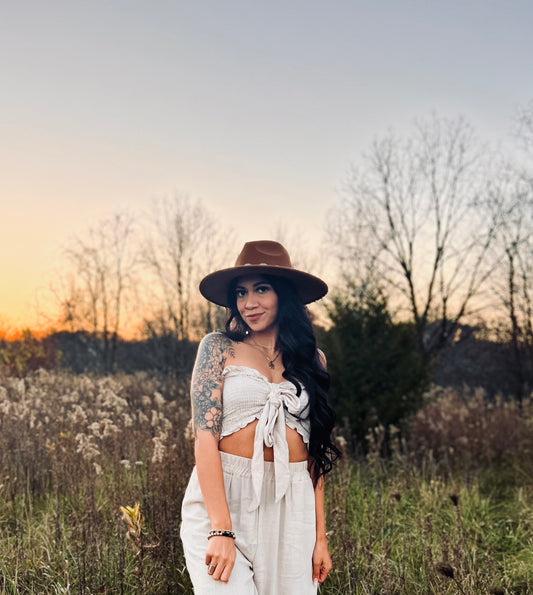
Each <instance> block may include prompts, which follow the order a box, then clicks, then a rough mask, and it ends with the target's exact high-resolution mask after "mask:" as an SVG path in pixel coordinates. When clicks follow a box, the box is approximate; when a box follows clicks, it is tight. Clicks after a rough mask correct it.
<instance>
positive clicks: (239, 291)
mask: <svg viewBox="0 0 533 595" xmlns="http://www.w3.org/2000/svg"><path fill="white" fill-rule="evenodd" d="M235 295H236V296H237V297H238V298H242V297H244V296H245V295H246V291H244V289H236V290H235Z"/></svg>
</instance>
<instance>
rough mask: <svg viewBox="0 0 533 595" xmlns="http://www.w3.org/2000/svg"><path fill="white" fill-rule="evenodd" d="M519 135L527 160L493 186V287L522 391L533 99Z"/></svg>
mask: <svg viewBox="0 0 533 595" xmlns="http://www.w3.org/2000/svg"><path fill="white" fill-rule="evenodd" d="M518 139H519V140H520V141H521V144H522V146H523V147H524V149H525V156H526V159H525V160H524V161H523V163H521V164H519V165H516V164H512V165H506V166H505V167H502V168H501V174H500V176H499V178H498V179H497V182H496V183H495V184H494V185H493V187H492V188H491V195H490V196H491V201H490V204H491V207H492V209H493V210H494V214H495V216H496V217H498V218H499V220H500V224H499V226H498V235H497V244H496V249H497V259H495V262H496V265H497V272H498V274H497V275H496V276H495V277H494V280H493V283H492V288H493V290H494V293H495V295H496V296H497V297H498V299H499V305H500V306H501V307H502V308H503V311H504V313H505V322H504V324H503V328H504V332H505V336H504V338H505V340H508V341H509V342H510V344H511V347H512V350H513V356H514V364H515V365H514V369H515V376H516V379H517V388H516V392H517V396H518V397H519V398H522V397H523V396H524V395H527V394H529V391H530V390H531V388H532V387H533V171H532V170H531V168H529V167H528V157H529V159H530V157H531V154H532V152H533V103H531V104H530V105H529V108H528V109H526V110H523V111H522V113H521V114H520V117H519V129H518Z"/></svg>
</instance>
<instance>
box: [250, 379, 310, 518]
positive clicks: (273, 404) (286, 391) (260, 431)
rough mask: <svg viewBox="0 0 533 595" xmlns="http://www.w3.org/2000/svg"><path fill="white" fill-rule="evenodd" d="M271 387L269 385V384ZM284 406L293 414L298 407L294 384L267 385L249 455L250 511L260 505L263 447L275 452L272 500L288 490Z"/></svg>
mask: <svg viewBox="0 0 533 595" xmlns="http://www.w3.org/2000/svg"><path fill="white" fill-rule="evenodd" d="M269 384H270V383H269ZM285 407H286V408H287V411H289V412H290V413H292V414H293V415H295V414H297V413H298V411H299V408H300V400H299V399H298V395H297V393H296V387H295V386H294V385H293V384H290V385H289V384H288V383H285V384H283V385H280V384H270V392H269V394H268V397H267V400H266V403H265V406H264V408H263V412H262V413H261V417H260V418H259V421H258V423H257V427H256V429H255V436H254V452H253V456H252V468H251V470H252V486H253V490H254V498H253V501H252V505H251V507H250V511H252V510H255V509H256V508H257V507H258V506H259V502H260V500H261V489H262V487H263V475H264V455H263V444H265V446H269V447H273V449H274V475H275V482H276V484H275V494H276V496H275V499H276V502H279V501H280V500H281V498H283V496H284V495H285V493H286V492H287V488H288V487H289V479H290V473H289V447H288V445H287V436H286V429H285Z"/></svg>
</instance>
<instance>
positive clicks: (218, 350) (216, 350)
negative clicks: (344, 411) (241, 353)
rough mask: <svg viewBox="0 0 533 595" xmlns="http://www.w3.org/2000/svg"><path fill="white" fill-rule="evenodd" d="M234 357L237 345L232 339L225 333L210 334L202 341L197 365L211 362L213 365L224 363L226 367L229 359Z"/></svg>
mask: <svg viewBox="0 0 533 595" xmlns="http://www.w3.org/2000/svg"><path fill="white" fill-rule="evenodd" d="M234 356H235V344H234V342H233V341H232V340H231V339H229V338H228V337H226V335H224V334H223V333H209V334H207V335H206V336H205V337H204V338H203V339H202V340H201V341H200V345H199V346H198V354H197V356H196V359H197V361H196V363H197V364H198V363H199V362H204V361H205V360H209V361H211V363H213V364H216V363H222V365H224V362H225V360H226V359H227V358H228V357H234Z"/></svg>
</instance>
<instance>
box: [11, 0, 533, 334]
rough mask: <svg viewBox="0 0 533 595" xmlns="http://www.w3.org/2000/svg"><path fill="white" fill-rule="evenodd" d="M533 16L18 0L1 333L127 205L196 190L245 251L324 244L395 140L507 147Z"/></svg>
mask: <svg viewBox="0 0 533 595" xmlns="http://www.w3.org/2000/svg"><path fill="white" fill-rule="evenodd" d="M532 23H533V4H532V3H531V2H529V1H527V0H523V1H517V0H506V1H504V0H500V1H492V0H475V1H471V0H467V1H466V2H465V1H464V0H463V1H459V0H448V1H447V2H437V1H430V0H424V1H423V0H418V1H414V0H413V1H404V0H388V1H379V0H378V1H375V2H363V1H358V0H351V1H349V0H342V1H341V0H329V1H327V2H326V1H324V0H321V1H319V0H297V1H294V0H283V1H280V0H270V1H269V2H259V1H257V0H224V1H221V0H207V1H202V0H198V1H196V2H184V1H182V0H165V1H160V0H152V1H147V0H144V1H140V0H107V1H105V2H104V1H101V0H91V1H90V2H87V1H85V2H82V1H78V0H69V1H57V0H47V1H46V2H42V1H37V0H33V1H26V0H19V1H16V2H15V1H9V0H2V2H1V3H0V72H1V78H2V80H1V93H0V151H1V160H0V163H1V177H0V213H1V216H0V254H1V258H0V327H1V326H23V325H36V324H37V322H38V316H37V310H38V309H39V304H41V307H44V306H43V305H42V304H43V303H44V302H42V299H44V298H41V296H44V295H45V293H46V288H47V287H48V285H49V283H50V280H51V279H52V278H53V277H54V275H55V274H57V270H58V269H59V268H60V267H61V262H62V260H61V259H62V250H63V249H64V247H65V246H66V245H68V242H69V241H71V239H72V238H73V237H75V236H77V235H82V234H83V233H84V232H85V231H86V230H87V228H88V226H90V225H91V224H96V223H97V222H98V220H100V219H102V218H105V217H108V216H111V215H112V214H114V213H115V212H117V211H123V210H129V211H131V212H132V213H135V214H138V215H139V216H141V217H142V216H143V213H146V212H147V210H149V209H150V204H151V202H152V201H153V200H154V198H157V197H159V198H160V197H169V196H172V195H173V194H175V193H180V194H186V195H189V196H190V197H191V198H192V199H202V201H203V203H204V206H206V207H208V208H209V209H210V210H212V212H213V213H214V214H216V215H217V216H218V217H219V218H220V221H221V224H223V225H232V226H233V228H234V229H235V232H236V236H237V239H238V240H239V242H240V243H242V242H244V241H246V240H248V239H254V238H267V237H269V236H272V235H273V233H274V231H275V229H276V227H278V226H279V225H280V224H284V225H292V226H295V227H296V228H297V229H298V230H300V232H301V233H302V236H303V237H305V238H309V241H311V242H318V241H319V239H320V238H321V237H322V235H323V233H324V218H325V215H326V212H327V211H328V209H329V208H330V207H331V206H332V205H333V204H335V202H336V201H338V198H339V189H340V188H341V186H342V182H343V179H344V178H345V176H346V172H347V170H348V168H349V166H350V164H351V163H357V162H358V160H360V159H361V155H362V154H363V153H364V152H365V150H366V149H367V148H368V147H369V145H370V143H371V142H372V140H373V138H374V137H375V136H376V135H380V134H383V133H385V132H386V131H387V130H388V129H389V128H394V129H396V130H398V131H399V132H400V133H401V132H402V131H406V130H409V129H410V127H411V126H412V123H413V121H414V119H415V118H424V117H427V116H430V115H431V114H432V113H433V112H435V113H437V114H439V115H442V116H447V117H452V118H454V117H457V116H464V117H465V119H466V120H467V121H469V122H470V123H471V124H472V125H473V126H474V128H475V129H476V131H477V132H478V134H479V136H480V137H481V138H483V139H485V140H487V141H488V142H490V143H494V144H498V143H506V142H508V139H509V136H510V133H511V131H512V128H513V118H514V117H515V116H516V113H517V110H518V109H520V108H521V107H524V106H525V105H527V104H528V102H530V101H531V100H532V99H533V74H532V73H533V35H532V34H531V25H532ZM228 264H230V263H228Z"/></svg>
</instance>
